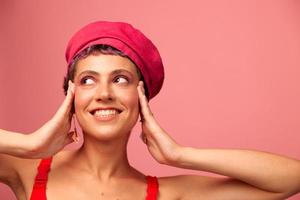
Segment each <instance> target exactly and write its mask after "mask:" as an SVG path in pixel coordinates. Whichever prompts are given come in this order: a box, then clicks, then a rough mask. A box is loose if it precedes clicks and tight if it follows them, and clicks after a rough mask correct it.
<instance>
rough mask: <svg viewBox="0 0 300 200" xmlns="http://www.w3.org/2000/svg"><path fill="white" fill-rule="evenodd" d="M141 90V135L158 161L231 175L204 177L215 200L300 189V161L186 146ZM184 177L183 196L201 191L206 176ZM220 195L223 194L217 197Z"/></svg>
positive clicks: (275, 195)
mask: <svg viewBox="0 0 300 200" xmlns="http://www.w3.org/2000/svg"><path fill="white" fill-rule="evenodd" d="M138 92H139V98H140V104H141V114H142V118H143V119H144V120H143V124H142V129H143V135H142V138H143V141H144V142H145V143H146V144H147V147H148V150H149V152H150V153H151V155H152V156H153V157H154V158H155V159H156V160H157V161H158V162H159V163H162V164H166V165H171V166H175V167H180V168H186V169H194V170H201V171H207V172H213V173H216V174H220V175H224V176H227V177H229V178H227V179H215V181H211V180H213V179H205V180H207V181H206V182H207V184H208V185H213V186H212V188H213V189H212V190H210V191H211V193H212V195H214V198H212V199H217V198H219V199H241V198H242V199H243V200H247V199H255V200H259V199H264V200H266V199H274V200H275V199H283V198H286V197H289V196H291V195H293V194H295V193H298V192H299V191H300V161H298V160H295V159H291V158H287V157H284V156H279V155H274V154H271V153H265V152H259V151H252V150H237V149H197V148H191V147H183V146H181V145H179V144H177V143H176V142H175V141H174V140H173V139H172V138H171V137H170V136H169V135H168V134H167V133H166V131H164V130H163V129H162V128H161V127H160V126H159V124H158V123H157V122H156V120H155V118H154V117H153V115H152V113H151V110H150V108H149V105H148V102H147V99H146V96H145V95H144V90H143V84H142V83H140V84H139V86H138ZM182 180H183V181H185V184H186V185H189V189H188V190H189V193H185V194H184V195H185V196H183V197H182V198H183V199H194V198H192V197H194V196H195V194H199V195H200V194H201V192H202V191H201V189H200V188H201V187H202V186H203V180H204V179H200V178H195V177H191V178H185V179H182ZM204 185H205V184H204ZM192 188H194V190H192ZM210 188H211V187H210ZM191 190H192V191H191ZM200 191H201V192H200ZM218 191H221V192H218ZM217 194H220V196H216V195H217ZM250 194H251V195H250ZM241 195H243V196H241ZM198 197H199V196H198ZM195 199H197V198H195Z"/></svg>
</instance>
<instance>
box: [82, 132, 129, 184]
mask: <svg viewBox="0 0 300 200" xmlns="http://www.w3.org/2000/svg"><path fill="white" fill-rule="evenodd" d="M83 135H86V134H83ZM127 142H128V137H126V138H118V139H114V140H105V141H100V140H99V139H96V138H92V137H87V136H85V137H84V143H83V145H82V147H81V148H80V149H79V150H78V151H77V153H76V160H78V161H79V162H78V165H80V167H81V168H82V169H83V170H86V171H88V172H89V173H92V174H95V175H96V176H97V177H99V179H101V180H109V179H112V178H121V177H125V176H128V174H129V173H130V172H131V171H132V168H131V166H130V165H129V162H128V158H127Z"/></svg>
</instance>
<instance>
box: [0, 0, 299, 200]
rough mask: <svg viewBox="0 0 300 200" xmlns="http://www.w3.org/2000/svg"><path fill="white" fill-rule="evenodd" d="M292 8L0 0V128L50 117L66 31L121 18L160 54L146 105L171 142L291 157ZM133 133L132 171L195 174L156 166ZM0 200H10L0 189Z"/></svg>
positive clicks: (294, 130)
mask: <svg viewBox="0 0 300 200" xmlns="http://www.w3.org/2000/svg"><path fill="white" fill-rule="evenodd" d="M299 9H300V1H297V0H281V1H279V0H260V1H259V0H244V1H240V0H231V1H229V0H212V1H204V0H201V1H199V0H186V1H177V2H176V1H174V0H164V1H155V0H154V1H141V0H127V1H122V0H119V1H116V0H112V1H99V0H98V1H97V0H93V1H92V0H90V1H86V0H76V1H75V0H65V1H58V0H56V1H39V0H31V1H17V0H1V1H0V25H1V31H0V34H1V35H0V44H1V45H0V59H1V68H0V94H1V98H0V111H1V112H0V127H1V128H4V129H9V130H14V131H20V132H25V133H29V132H32V131H34V130H35V129H37V128H38V127H40V126H41V125H42V124H43V123H45V122H46V121H47V120H48V119H50V117H51V116H52V115H53V114H54V112H55V111H56V109H57V108H58V106H59V105H60V103H61V102H62V100H63V98H64V96H63V92H62V88H61V86H62V80H63V75H64V73H65V71H66V69H65V67H66V64H65V61H64V49H65V46H66V43H67V41H68V39H69V37H70V36H71V35H72V34H73V33H74V31H76V30H77V29H78V28H80V27H81V26H83V25H85V24H86V23H89V22H91V21H95V20H111V21H127V22H130V23H132V24H133V25H134V26H136V27H137V28H139V29H140V30H142V31H143V32H144V33H145V34H146V35H147V36H149V37H150V38H151V39H152V41H153V42H154V43H155V44H156V45H157V47H158V49H159V50H160V52H161V55H162V58H163V61H164V64H165V71H166V80H165V84H164V87H163V89H162V92H161V93H160V94H159V95H158V96H157V97H156V98H155V99H154V100H153V101H152V102H151V105H152V109H153V112H154V113H155V116H156V117H157V118H158V120H159V121H160V123H161V125H162V126H163V127H164V128H165V129H166V130H167V131H168V132H169V133H170V134H171V135H172V137H174V139H175V140H177V141H178V142H179V143H181V144H183V145H187V146H194V147H199V148H202V147H222V148H250V149H259V150H263V151H270V152H274V153H278V154H282V155H286V156H290V157H294V158H297V159H300V145H299V143H300V134H299V132H300V126H299V117H300V104H299V102H300V87H299V85H300V78H299V77H300V76H299V75H300V68H299V66H300V60H299V53H300V12H299ZM139 130H140V129H139V127H137V128H136V129H135V131H133V133H132V138H131V139H130V142H129V147H128V148H129V157H130V160H131V163H132V165H134V166H135V167H136V168H137V169H139V170H141V171H143V172H144V173H145V174H153V175H157V176H164V175H174V174H186V173H194V174H202V173H201V172H197V171H191V170H190V171H188V170H183V169H176V168H173V167H168V166H163V165H160V164H158V163H156V162H155V161H154V160H153V159H152V157H151V156H150V154H149V153H148V151H147V149H146V148H145V146H144V145H143V144H142V142H141V140H140V139H139V138H138V135H139ZM0 199H8V200H11V199H15V198H14V197H13V194H12V192H10V190H9V188H8V187H6V186H4V185H0ZM290 199H291V200H296V199H298V200H299V199H300V195H297V196H295V197H293V198H290Z"/></svg>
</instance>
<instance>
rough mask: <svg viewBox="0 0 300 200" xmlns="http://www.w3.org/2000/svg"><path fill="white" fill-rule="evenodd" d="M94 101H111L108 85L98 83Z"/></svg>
mask: <svg viewBox="0 0 300 200" xmlns="http://www.w3.org/2000/svg"><path fill="white" fill-rule="evenodd" d="M95 99H96V101H102V102H106V101H112V100H113V99H114V94H113V90H112V88H111V86H110V85H109V84H108V83H100V84H99V85H98V87H97V90H96V93H95Z"/></svg>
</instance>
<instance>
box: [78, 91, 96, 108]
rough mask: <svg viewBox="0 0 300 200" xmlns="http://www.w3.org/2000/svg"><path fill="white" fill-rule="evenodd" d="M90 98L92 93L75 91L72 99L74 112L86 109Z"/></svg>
mask: <svg viewBox="0 0 300 200" xmlns="http://www.w3.org/2000/svg"><path fill="white" fill-rule="evenodd" d="M92 97H93V91H83V90H82V89H80V88H78V89H76V90H75V98H74V105H75V110H78V109H79V110H80V109H83V108H84V107H86V106H87V105H88V103H89V102H90V101H91V99H92Z"/></svg>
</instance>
